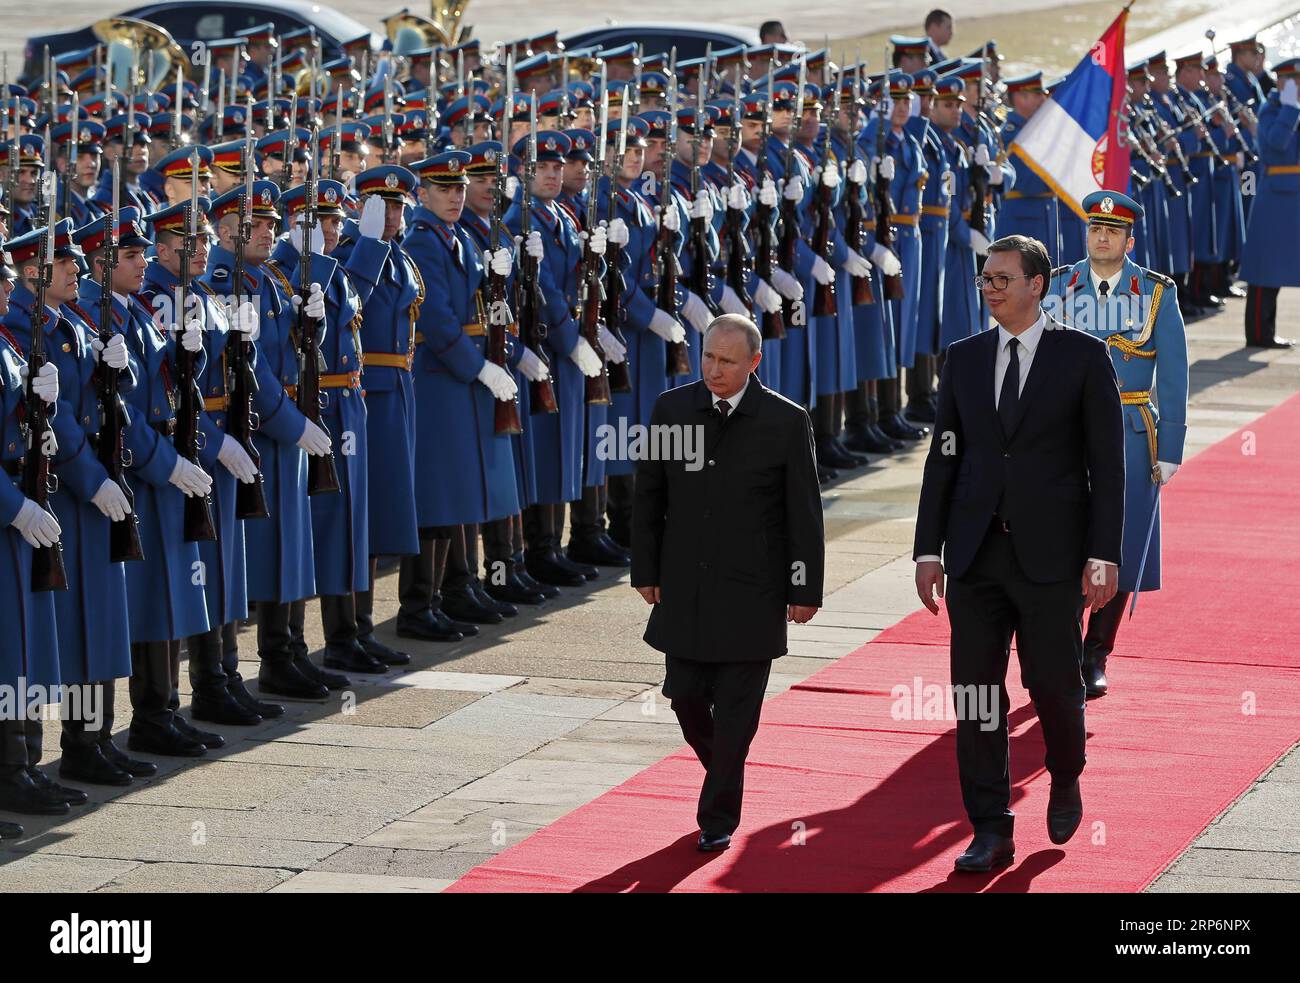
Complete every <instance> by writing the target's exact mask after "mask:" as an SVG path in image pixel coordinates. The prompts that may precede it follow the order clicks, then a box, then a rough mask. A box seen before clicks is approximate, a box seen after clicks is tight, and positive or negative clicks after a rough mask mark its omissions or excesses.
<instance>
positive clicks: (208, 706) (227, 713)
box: [182, 687, 262, 743]
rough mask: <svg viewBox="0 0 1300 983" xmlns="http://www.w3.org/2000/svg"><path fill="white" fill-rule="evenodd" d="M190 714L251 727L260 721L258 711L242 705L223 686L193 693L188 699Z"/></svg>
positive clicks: (218, 721) (260, 716) (195, 716)
mask: <svg viewBox="0 0 1300 983" xmlns="http://www.w3.org/2000/svg"><path fill="white" fill-rule="evenodd" d="M190 716H191V717H193V718H194V719H195V720H206V721H208V722H209V723H213V724H230V725H231V726H234V727H252V726H253V725H254V724H260V723H261V722H262V715H261V714H260V713H254V712H253V711H252V710H250V709H249V708H248V707H246V706H244V705H243V704H242V703H240V702H239V701H238V700H236V699H235V698H234V697H233V696H232V695H231V694H230V692H229V691H228V690H227V689H226V688H225V687H222V688H221V690H220V691H219V692H216V693H195V694H194V696H193V697H192V698H191V699H190ZM182 733H184V731H182ZM204 743H206V742H204Z"/></svg>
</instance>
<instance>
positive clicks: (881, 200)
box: [873, 59, 903, 300]
mask: <svg viewBox="0 0 1300 983" xmlns="http://www.w3.org/2000/svg"><path fill="white" fill-rule="evenodd" d="M885 64H886V65H888V64H889V60H888V59H886V60H885ZM888 101H889V72H888V70H886V71H885V73H884V74H883V75H882V76H881V77H880V99H879V100H878V101H877V103H876V109H877V113H876V123H877V126H876V183H875V188H874V189H873V193H874V194H875V203H876V242H878V243H879V244H880V245H882V246H884V247H885V248H886V249H891V248H892V247H893V245H894V227H893V225H891V224H890V221H889V220H890V219H891V218H892V217H893V215H894V198H893V195H892V194H891V193H890V190H889V178H887V177H885V175H884V173H883V171H884V168H883V167H881V164H883V163H884V160H885V154H886V153H887V152H888V151H887V150H886V149H885V139H886V135H885V130H886V129H888V128H889V125H890V123H889V117H888V116H886V115H885V104H886V103H887V102H888ZM884 296H885V299H886V300H902V299H903V275H902V274H901V273H899V274H896V275H894V276H887V277H885V283H884Z"/></svg>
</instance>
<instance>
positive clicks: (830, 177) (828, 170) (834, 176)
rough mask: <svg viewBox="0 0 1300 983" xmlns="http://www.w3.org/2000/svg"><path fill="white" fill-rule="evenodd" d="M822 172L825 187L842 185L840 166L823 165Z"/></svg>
mask: <svg viewBox="0 0 1300 983" xmlns="http://www.w3.org/2000/svg"><path fill="white" fill-rule="evenodd" d="M821 172H822V185H823V187H827V188H838V187H839V186H840V169H839V168H838V167H834V166H827V167H823V168H822V169H821Z"/></svg>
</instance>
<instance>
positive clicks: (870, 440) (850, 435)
mask: <svg viewBox="0 0 1300 983" xmlns="http://www.w3.org/2000/svg"><path fill="white" fill-rule="evenodd" d="M897 444H898V442H897V441H894V440H891V439H890V438H888V437H886V436H885V435H884V434H883V433H881V432H880V431H879V430H876V429H875V428H874V427H868V426H851V427H849V429H847V430H845V431H844V446H845V447H847V448H848V449H849V450H850V451H857V452H860V453H863V454H889V453H891V452H893V451H895V450H898V447H897V446H896V445H897Z"/></svg>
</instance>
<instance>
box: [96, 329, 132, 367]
mask: <svg viewBox="0 0 1300 983" xmlns="http://www.w3.org/2000/svg"><path fill="white" fill-rule="evenodd" d="M90 349H91V351H93V352H94V353H95V354H94V358H95V361H96V362H101V361H102V362H103V363H104V364H105V365H107V366H108V367H109V368H110V369H124V368H126V338H125V337H124V336H123V335H120V334H115V335H113V337H111V338H109V339H108V344H107V345H105V344H104V343H103V342H102V341H100V340H99V336H98V335H96V336H95V337H93V338H91V339H90Z"/></svg>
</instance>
